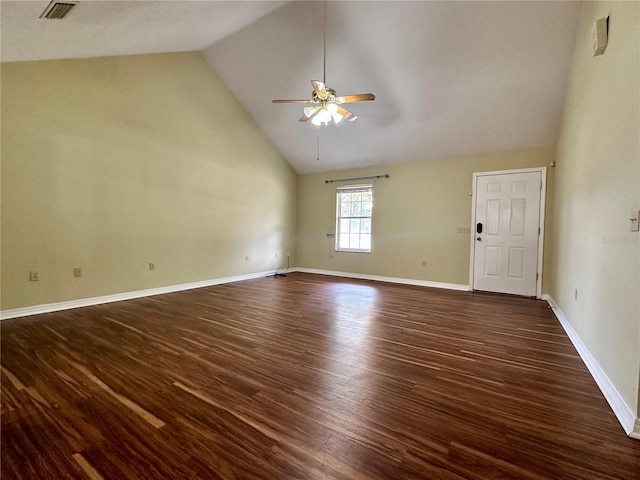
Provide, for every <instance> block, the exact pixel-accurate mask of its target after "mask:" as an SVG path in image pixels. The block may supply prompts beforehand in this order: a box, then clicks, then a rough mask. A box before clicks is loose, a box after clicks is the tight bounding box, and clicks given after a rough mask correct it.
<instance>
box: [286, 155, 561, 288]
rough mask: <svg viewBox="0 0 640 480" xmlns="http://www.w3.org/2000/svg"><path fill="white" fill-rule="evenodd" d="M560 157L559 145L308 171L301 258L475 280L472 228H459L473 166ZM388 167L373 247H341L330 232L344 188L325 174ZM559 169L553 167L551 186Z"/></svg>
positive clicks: (363, 269)
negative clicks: (471, 271)
mask: <svg viewBox="0 0 640 480" xmlns="http://www.w3.org/2000/svg"><path fill="white" fill-rule="evenodd" d="M553 159H554V152H553V150H552V149H529V150H518V151H511V152H499V153H492V154H486V155H478V156H473V157H464V158H454V159H447V160H440V161H422V162H412V163H404V164H395V165H382V166H379V167H372V168H364V169H358V170H345V171H338V172H330V173H323V174H313V175H304V176H301V177H300V180H299V185H298V250H297V251H298V262H297V265H298V266H300V267H305V268H313V269H323V270H335V271H341V272H350V273H359V274H368V275H382V276H389V277H399V278H410V279H416V280H428V281H434V282H444V283H454V284H464V285H468V284H469V253H470V250H469V248H470V246H469V235H461V234H458V233H457V227H458V226H470V223H471V196H470V193H471V187H472V175H473V173H474V172H480V171H492V170H507V169H514V168H526V167H538V166H547V165H549V163H550V162H551V161H552V160H553ZM384 173H389V174H390V175H391V178H390V179H388V180H385V179H382V180H377V181H376V182H375V183H374V213H373V240H372V242H373V243H372V253H369V254H367V253H347V252H335V251H334V239H333V238H327V236H326V234H327V233H334V232H335V212H336V210H335V208H336V198H335V197H336V187H335V186H334V185H331V184H328V185H327V184H325V183H324V180H325V179H331V178H345V177H346V178H348V177H360V176H365V175H378V174H384ZM553 173H554V172H553V168H550V169H548V182H549V184H548V187H547V188H549V189H550V191H551V192H552V191H553V188H552V187H551V188H550V186H552V185H553V182H552V180H553ZM552 200H553V198H552V195H551V196H549V197H548V204H547V212H550V211H551V205H552V204H553V201H552ZM547 215H548V217H547V225H549V218H550V214H549V213H547ZM547 233H548V237H547V238H551V231H548V232H547ZM545 257H546V255H545ZM423 260H424V261H426V266H424V267H423V266H422V261H423ZM545 263H546V262H545ZM545 286H546V285H545Z"/></svg>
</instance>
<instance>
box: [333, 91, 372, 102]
mask: <svg viewBox="0 0 640 480" xmlns="http://www.w3.org/2000/svg"><path fill="white" fill-rule="evenodd" d="M375 99H376V96H375V95H374V94H373V93H359V94H358V95H345V96H344V97H338V98H336V101H337V102H339V103H353V102H369V101H371V100H375Z"/></svg>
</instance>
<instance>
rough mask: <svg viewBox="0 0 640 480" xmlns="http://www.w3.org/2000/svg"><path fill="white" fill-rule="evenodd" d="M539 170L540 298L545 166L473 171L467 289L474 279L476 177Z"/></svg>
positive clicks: (538, 291)
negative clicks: (540, 184)
mask: <svg viewBox="0 0 640 480" xmlns="http://www.w3.org/2000/svg"><path fill="white" fill-rule="evenodd" d="M531 172H540V178H541V181H542V186H541V188H540V218H539V219H538V228H539V229H540V235H538V266H537V269H538V271H537V273H538V278H537V280H536V298H538V299H539V298H542V274H543V272H542V267H543V253H544V218H545V209H546V200H547V167H532V168H519V169H514V170H496V171H490V172H474V173H473V184H472V186H471V229H470V234H471V235H470V238H469V242H470V262H469V263H470V265H469V290H470V291H474V290H473V279H474V264H475V249H476V242H475V238H476V232H475V226H476V201H477V195H476V183H477V180H478V177H482V176H488V175H508V174H511V173H531Z"/></svg>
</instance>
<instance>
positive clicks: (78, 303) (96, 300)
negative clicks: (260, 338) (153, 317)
mask: <svg viewBox="0 0 640 480" xmlns="http://www.w3.org/2000/svg"><path fill="white" fill-rule="evenodd" d="M290 271H291V270H290ZM273 273H274V272H273V271H268V272H257V273H247V274H244V275H235V276H233V277H223V278H214V279H211V280H202V281H200V282H191V283H182V284H180V285H169V286H167V287H158V288H150V289H147V290H137V291H135V292H124V293H116V294H113V295H103V296H100V297H92V298H80V299H78V300H69V301H66V302H56V303H47V304H43V305H34V306H31V307H23V308H14V309H12V310H2V311H0V320H8V319H9V318H18V317H26V316H28V315H38V314H40V313H49V312H57V311H60V310H69V309H71V308H79V307H89V306H91V305H99V304H101V303H111V302H120V301H122V300H131V299H134V298H142V297H150V296H153V295H162V294H163V293H173V292H180V291H182V290H191V289H192V288H202V287H210V286H212V285H220V284H222V283H231V282H239V281H241V280H251V279H254V278H262V277H266V276H267V275H273Z"/></svg>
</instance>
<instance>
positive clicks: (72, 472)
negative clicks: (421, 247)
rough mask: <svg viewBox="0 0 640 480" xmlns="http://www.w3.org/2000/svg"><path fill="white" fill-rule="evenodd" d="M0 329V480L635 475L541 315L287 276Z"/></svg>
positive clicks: (470, 296)
mask: <svg viewBox="0 0 640 480" xmlns="http://www.w3.org/2000/svg"><path fill="white" fill-rule="evenodd" d="M0 328H1V334H2V337H1V341H2V352H1V359H0V363H1V365H0V378H1V382H0V387H1V393H2V402H1V414H2V415H1V417H0V419H1V430H2V431H1V434H2V442H1V475H2V478H4V479H23V478H38V479H40V478H60V479H65V478H71V479H74V478H78V479H85V480H86V479H101V478H104V479H107V478H127V479H137V478H139V479H145V480H148V479H162V478H192V479H198V478H201V479H221V480H227V479H239V478H241V479H269V480H273V479H277V480H281V479H288V478H298V479H314V480H315V479H331V480H347V479H367V480H382V479H384V480H390V479H402V480H410V479H425V478H428V479H436V480H437V479H442V480H462V479H475V480H479V479H494V478H501V479H529V480H541V479H553V480H555V479H564V478H567V479H577V480H598V479H603V480H604V479H606V480H611V479H617V480H627V479H634V480H637V479H638V478H640V442H637V441H634V440H631V439H628V438H627V437H626V436H625V435H624V432H623V431H622V429H621V427H620V425H619V424H618V422H617V420H616V418H615V416H614V415H613V413H612V412H611V410H610V408H609V407H608V405H607V403H606V401H605V400H604V398H603V397H602V394H601V393H600V391H599V390H598V388H597V386H596V385H595V383H594V381H593V379H592V377H591V376H590V374H589V372H588V370H587V369H586V367H585V366H584V364H583V363H582V360H581V359H580V357H579V355H578V354H577V352H576V351H575V349H574V348H573V346H572V345H571V342H570V341H569V339H568V338H567V337H566V335H565V333H564V331H563V329H562V327H561V326H560V324H559V323H558V321H557V320H556V319H555V317H554V316H553V313H552V312H551V311H550V310H549V309H548V308H547V305H546V304H545V303H544V302H542V301H537V300H533V299H529V298H518V297H512V296H503V295H493V294H478V293H470V292H455V291H447V290H437V289H429V288H422V287H413V286H405V285H398V284H385V283H380V282H367V281H360V280H350V279H345V278H334V277H326V276H320V275H310V274H302V273H293V274H289V275H288V276H287V277H284V278H278V279H273V278H265V279H258V280H250V281H244V282H237V283H231V284H223V285H217V286H213V287H207V288H201V289H196V290H190V291H185V292H177V293H171V294H166V295H158V296H154V297H147V298H140V299H136V300H130V301H125V302H117V303H111V304H104V305H97V306H93V307H86V308H82V309H75V310H68V311H61V312H54V313H49V314H43V315H38V316H34V317H26V318H21V319H14V320H7V321H3V322H2V324H1V325H0Z"/></svg>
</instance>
